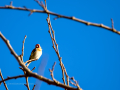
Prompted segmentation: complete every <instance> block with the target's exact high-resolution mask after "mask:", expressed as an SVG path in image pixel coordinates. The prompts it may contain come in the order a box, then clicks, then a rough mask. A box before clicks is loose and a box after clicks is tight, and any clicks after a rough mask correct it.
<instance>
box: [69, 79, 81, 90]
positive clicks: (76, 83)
mask: <svg viewBox="0 0 120 90" xmlns="http://www.w3.org/2000/svg"><path fill="white" fill-rule="evenodd" d="M70 79H71V80H73V81H74V82H75V83H73V82H72V81H70V83H71V84H73V85H74V86H77V87H78V88H79V89H80V90H82V88H80V86H79V84H78V82H77V81H76V80H75V79H74V77H71V78H70Z"/></svg>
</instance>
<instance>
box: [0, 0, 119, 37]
mask: <svg viewBox="0 0 120 90" xmlns="http://www.w3.org/2000/svg"><path fill="white" fill-rule="evenodd" d="M36 1H38V0H36ZM0 9H15V10H23V11H29V12H30V15H31V14H32V13H34V12H36V13H47V14H51V15H54V16H57V17H59V18H66V19H70V20H73V21H77V22H80V23H83V24H85V25H88V26H95V27H100V28H104V29H107V30H109V31H112V32H114V33H117V34H119V35H120V31H117V30H116V29H112V28H110V27H108V26H105V25H103V24H97V23H92V22H88V21H85V20H82V19H79V18H76V17H73V16H72V17H70V16H65V15H60V14H57V13H53V12H51V11H48V10H37V9H28V8H25V7H24V8H22V7H14V6H11V5H6V6H0ZM31 12H32V13H31ZM56 19H57V18H56Z"/></svg>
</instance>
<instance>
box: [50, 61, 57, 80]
mask: <svg viewBox="0 0 120 90" xmlns="http://www.w3.org/2000/svg"><path fill="white" fill-rule="evenodd" d="M55 64H56V62H54V64H53V66H52V69H49V71H50V72H51V73H50V75H51V77H52V79H53V81H56V80H55V78H54V75H53V71H54V67H55Z"/></svg>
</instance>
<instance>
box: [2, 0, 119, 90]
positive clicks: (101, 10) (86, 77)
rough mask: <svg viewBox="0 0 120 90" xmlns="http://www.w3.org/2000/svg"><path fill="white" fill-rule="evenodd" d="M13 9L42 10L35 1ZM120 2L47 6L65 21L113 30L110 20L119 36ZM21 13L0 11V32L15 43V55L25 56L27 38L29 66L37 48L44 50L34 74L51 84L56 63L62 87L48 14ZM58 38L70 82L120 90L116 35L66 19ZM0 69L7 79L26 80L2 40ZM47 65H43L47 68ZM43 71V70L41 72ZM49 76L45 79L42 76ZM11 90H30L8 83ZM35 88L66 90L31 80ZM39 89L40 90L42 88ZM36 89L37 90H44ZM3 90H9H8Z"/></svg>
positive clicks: (86, 89) (65, 0)
mask: <svg viewBox="0 0 120 90" xmlns="http://www.w3.org/2000/svg"><path fill="white" fill-rule="evenodd" d="M12 1H13V6H17V7H23V6H26V7H27V8H31V9H40V10H41V9H42V8H41V7H40V6H39V5H38V4H37V3H36V2H35V1H34V0H29V1H28V0H12ZM9 3H10V0H0V6H5V5H8V4H9ZM119 4H120V1H119V0H114V1H113V0H74V1H73V0H47V7H48V10H50V11H52V12H56V13H59V14H62V15H67V16H75V17H77V18H80V19H83V20H86V21H90V22H94V23H99V24H101V23H102V24H104V25H107V26H109V27H111V18H113V20H114V27H115V29H117V30H120V27H119V21H120V17H119V16H120V12H119V9H120V5H119ZM28 14H29V12H25V11H18V10H10V9H9V10H6V9H0V31H1V32H2V34H3V35H4V36H5V37H6V38H7V39H9V40H10V43H11V45H12V46H13V48H14V50H15V52H16V53H17V54H18V55H20V54H21V50H22V41H23V39H24V36H25V35H27V38H26V41H25V49H24V61H26V60H28V59H29V56H30V53H31V51H32V49H33V48H34V47H35V44H37V43H38V44H40V45H41V47H42V49H43V54H42V57H41V58H40V59H39V60H38V61H35V62H33V63H32V64H31V65H30V67H29V68H30V69H32V68H33V67H34V66H36V69H35V70H34V72H37V73H39V74H42V75H43V76H45V77H47V78H49V79H51V76H50V72H49V68H52V65H53V63H54V62H55V61H56V66H55V70H54V77H55V79H57V80H58V81H60V82H62V73H61V68H60V65H59V61H58V58H57V55H56V54H55V51H54V50H53V48H52V41H51V39H50V35H49V33H48V25H47V22H46V17H47V15H46V14H42V13H33V14H32V15H31V16H28ZM50 18H51V23H52V27H53V29H54V30H55V38H56V41H57V43H58V47H59V52H60V55H61V57H62V61H63V63H64V66H65V67H66V70H67V73H68V75H69V76H70V77H72V76H74V77H75V79H76V80H78V81H79V85H80V87H81V88H82V89H83V90H101V89H102V90H113V89H114V90H120V87H119V85H120V52H119V51H120V48H119V46H120V36H119V35H117V34H116V33H113V32H111V31H108V30H105V29H102V28H98V27H93V26H86V25H84V24H82V23H79V22H75V21H72V20H67V19H63V18H60V19H57V20H53V18H55V16H52V15H51V17H50ZM0 56H1V58H0V68H1V71H2V74H3V77H4V78H7V76H15V75H20V74H23V72H22V71H21V70H20V69H19V64H18V62H17V61H16V60H15V58H14V57H13V56H12V55H11V54H10V51H9V50H8V48H7V46H6V45H5V43H4V42H3V41H2V40H1V39H0ZM42 60H43V62H42ZM41 65H43V67H44V69H42V70H40V69H38V68H39V67H40V66H41ZM43 73H44V74H43ZM6 83H7V86H8V88H9V90H16V88H17V90H21V89H24V90H27V88H26V87H25V86H24V85H23V84H24V83H25V78H21V79H16V80H10V81H6ZM29 83H30V88H31V89H32V87H33V85H34V84H36V83H37V84H38V85H39V87H40V90H47V89H51V90H56V89H57V90H61V89H62V88H59V87H56V86H52V85H48V84H46V83H44V82H42V83H41V82H38V81H37V80H36V79H34V78H29ZM39 87H38V88H39ZM38 88H36V90H39V89H38ZM0 90H5V88H4V85H3V84H2V85H1V86H0Z"/></svg>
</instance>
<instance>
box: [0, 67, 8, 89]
mask: <svg viewBox="0 0 120 90" xmlns="http://www.w3.org/2000/svg"><path fill="white" fill-rule="evenodd" d="M0 76H1V79H2V81H3V80H4V78H3V76H2V72H1V69H0ZM0 83H1V82H0ZM3 84H4V86H5V88H6V90H8V87H7V84H6V83H5V81H3Z"/></svg>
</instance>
